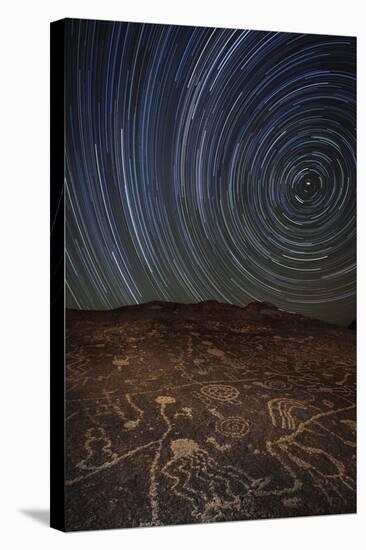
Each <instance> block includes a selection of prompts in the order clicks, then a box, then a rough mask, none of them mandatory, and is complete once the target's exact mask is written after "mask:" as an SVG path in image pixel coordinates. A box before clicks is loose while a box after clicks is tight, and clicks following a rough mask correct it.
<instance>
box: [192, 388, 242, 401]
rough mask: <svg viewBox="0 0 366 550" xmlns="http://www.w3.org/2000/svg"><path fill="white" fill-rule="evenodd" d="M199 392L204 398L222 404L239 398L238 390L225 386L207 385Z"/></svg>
mask: <svg viewBox="0 0 366 550" xmlns="http://www.w3.org/2000/svg"><path fill="white" fill-rule="evenodd" d="M200 391H201V393H202V394H203V395H205V396H206V397H209V398H210V399H215V400H217V401H221V402H222V403H225V402H231V401H234V400H235V399H237V398H238V397H239V390H237V389H236V388H234V387H233V386H226V385H225V384H207V385H205V386H202V387H201V390H200Z"/></svg>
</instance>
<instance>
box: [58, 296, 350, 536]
mask: <svg viewBox="0 0 366 550" xmlns="http://www.w3.org/2000/svg"><path fill="white" fill-rule="evenodd" d="M66 326H67V338H66V351H67V357H66V390H67V399H66V446H67V453H66V527H67V530H79V529H83V530H85V529H102V528H113V527H138V526H148V525H168V524H178V523H197V522H212V521H226V520H243V519H256V518H270V517H287V516H299V515H312V514H331V513H350V512H355V510H356V493H355V479H356V474H355V468H356V464H355V454H356V411H355V406H356V405H355V404H356V395H355V382H356V379H355V377H356V369H355V333H354V332H352V331H350V330H348V329H346V328H340V327H337V326H333V325H329V324H326V323H323V322H321V321H316V320H314V319H307V318H304V317H302V316H300V315H296V314H290V313H287V312H284V311H281V310H279V309H277V308H276V307H275V306H272V305H270V304H259V303H255V304H249V306H247V307H246V308H241V307H237V306H230V305H225V304H219V303H218V302H212V301H211V302H203V303H201V304H190V305H182V304H173V303H162V302H151V303H149V304H144V305H141V306H129V307H124V308H120V309H118V310H114V311H106V312H77V311H67V314H66Z"/></svg>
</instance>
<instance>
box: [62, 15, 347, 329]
mask: <svg viewBox="0 0 366 550" xmlns="http://www.w3.org/2000/svg"><path fill="white" fill-rule="evenodd" d="M65 43H66V65H65V76H66V104H65V116H66V140H65V141H66V142H65V171H66V173H65V201H66V207H65V208H66V295H67V300H66V304H67V307H71V308H80V309H110V308H117V307H120V306H123V305H127V304H136V303H143V302H148V301H151V300H166V301H175V302H198V301H203V300H209V299H210V300H212V299H214V300H218V301H220V302H228V303H233V304H239V305H245V304H247V303H249V302H252V301H254V300H260V301H267V302H271V303H273V304H276V305H277V306H279V307H280V308H282V309H285V310H289V311H296V312H300V313H302V314H304V315H307V316H311V317H317V318H320V319H325V320H328V321H332V322H336V323H340V324H342V323H349V322H350V321H351V320H352V319H354V318H355V315H356V313H355V276H356V274H355V260H356V258H355V253H356V251H355V244H356V242H355V232H356V223H355V214H356V212H355V202H356V143H355V139H356V136H355V125H356V103H355V101H356V66H355V64H356V59H355V57H356V51H355V48H356V43H355V39H354V38H349V37H336V36H321V35H306V34H305V35H304V34H292V33H291V34H290V33H276V32H259V31H249V30H233V29H213V28H202V27H183V26H169V25H151V24H136V23H134V24H131V23H129V24H127V23H113V22H100V21H99V22H96V21H79V20H68V22H67V24H66V41H65Z"/></svg>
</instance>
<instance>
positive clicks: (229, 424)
mask: <svg viewBox="0 0 366 550" xmlns="http://www.w3.org/2000/svg"><path fill="white" fill-rule="evenodd" d="M216 430H217V431H218V432H219V433H221V434H222V435H225V436H226V437H243V436H244V435H246V434H247V433H248V432H249V422H248V421H247V420H245V419H244V418H241V417H239V416H229V417H228V418H224V419H223V420H220V421H219V422H217V424H216Z"/></svg>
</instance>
